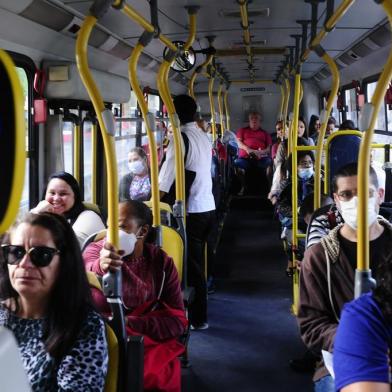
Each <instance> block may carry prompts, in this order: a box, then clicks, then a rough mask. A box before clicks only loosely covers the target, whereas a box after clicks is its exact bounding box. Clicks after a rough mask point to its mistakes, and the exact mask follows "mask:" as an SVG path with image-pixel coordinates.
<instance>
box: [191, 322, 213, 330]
mask: <svg viewBox="0 0 392 392" xmlns="http://www.w3.org/2000/svg"><path fill="white" fill-rule="evenodd" d="M208 327H209V325H208V323H202V324H198V325H192V324H191V331H202V330H204V329H208Z"/></svg>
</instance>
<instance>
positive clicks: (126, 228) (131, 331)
mask: <svg viewBox="0 0 392 392" xmlns="http://www.w3.org/2000/svg"><path fill="white" fill-rule="evenodd" d="M118 225H119V228H120V243H121V244H122V248H123V249H122V250H119V251H116V250H115V248H114V247H113V246H112V245H111V244H110V243H108V242H106V240H101V241H98V242H94V243H91V244H90V245H89V246H87V248H86V249H85V251H84V252H83V258H84V262H85V267H86V269H87V270H88V271H93V272H95V273H96V274H97V275H101V276H102V275H104V274H105V273H106V272H108V271H109V270H110V271H116V270H117V269H121V271H122V288H123V293H122V294H123V302H124V305H125V309H126V316H125V317H126V320H125V321H126V329H127V334H128V335H143V336H144V355H145V357H144V358H145V360H144V390H148V391H173V392H175V391H178V392H179V391H180V389H181V370H180V362H179V360H178V358H177V357H178V356H179V355H181V353H182V352H183V351H184V347H183V345H182V344H180V343H179V342H178V340H177V339H178V338H179V337H180V336H181V335H182V334H183V333H184V331H185V328H186V326H187V320H186V318H185V312H184V306H183V300H182V293H181V287H180V282H179V279H178V274H177V270H176V267H175V266H174V264H173V260H172V259H171V258H170V257H169V256H168V255H167V254H166V253H165V252H164V251H163V250H162V249H160V248H159V247H158V246H156V245H154V244H153V240H154V239H153V238H152V214H151V211H150V209H149V208H148V207H147V206H146V205H145V204H144V203H142V202H139V201H132V200H128V201H125V202H122V203H120V205H119V219H118ZM92 290H93V297H94V302H95V304H96V306H97V308H98V309H99V310H100V312H101V313H103V314H105V315H110V308H109V305H108V303H107V301H106V298H105V297H104V296H103V294H102V292H101V291H99V290H97V289H92Z"/></svg>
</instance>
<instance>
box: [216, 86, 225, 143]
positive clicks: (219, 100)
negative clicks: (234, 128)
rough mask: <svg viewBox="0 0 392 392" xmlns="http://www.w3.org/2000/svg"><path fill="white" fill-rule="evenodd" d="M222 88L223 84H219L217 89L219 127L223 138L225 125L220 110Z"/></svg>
mask: <svg viewBox="0 0 392 392" xmlns="http://www.w3.org/2000/svg"><path fill="white" fill-rule="evenodd" d="M222 87H223V84H222V83H220V84H219V88H218V109H219V117H220V125H221V134H222V136H223V134H224V132H225V123H224V121H223V110H222V101H221V99H222Z"/></svg>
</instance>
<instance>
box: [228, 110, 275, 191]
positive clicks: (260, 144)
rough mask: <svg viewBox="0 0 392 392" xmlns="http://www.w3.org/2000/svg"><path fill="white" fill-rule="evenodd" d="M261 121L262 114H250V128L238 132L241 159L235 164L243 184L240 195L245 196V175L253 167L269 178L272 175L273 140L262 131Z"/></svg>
mask: <svg viewBox="0 0 392 392" xmlns="http://www.w3.org/2000/svg"><path fill="white" fill-rule="evenodd" d="M260 120H261V116H260V113H258V112H250V113H249V126H247V127H245V128H240V129H239V130H238V131H237V135H236V136H237V143H238V147H239V157H238V159H236V160H235V162H234V164H235V166H236V167H237V170H238V171H237V172H238V177H239V180H240V182H241V190H240V192H239V195H243V194H244V192H245V173H246V171H247V170H248V169H249V168H250V167H251V166H255V167H256V168H258V169H262V170H265V171H266V174H267V176H268V175H269V174H270V170H271V166H272V160H271V154H270V150H271V144H272V139H271V136H270V135H269V133H268V132H266V131H264V130H263V129H261V126H260V125H261V123H260Z"/></svg>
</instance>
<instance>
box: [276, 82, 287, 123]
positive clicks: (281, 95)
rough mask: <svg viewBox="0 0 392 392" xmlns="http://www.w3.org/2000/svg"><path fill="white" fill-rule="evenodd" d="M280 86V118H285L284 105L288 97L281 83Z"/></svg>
mask: <svg viewBox="0 0 392 392" xmlns="http://www.w3.org/2000/svg"><path fill="white" fill-rule="evenodd" d="M279 87H280V104H279V114H278V120H283V106H284V101H285V99H286V97H285V91H284V87H283V85H282V84H280V85H279Z"/></svg>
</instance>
